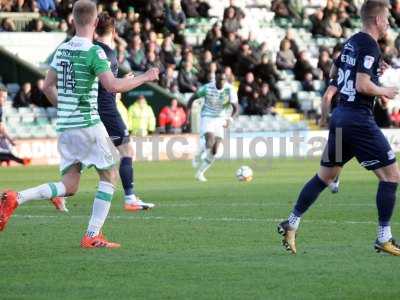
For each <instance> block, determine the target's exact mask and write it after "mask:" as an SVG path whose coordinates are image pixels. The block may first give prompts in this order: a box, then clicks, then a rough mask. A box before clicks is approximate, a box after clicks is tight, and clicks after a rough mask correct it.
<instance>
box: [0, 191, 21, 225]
mask: <svg viewBox="0 0 400 300" xmlns="http://www.w3.org/2000/svg"><path fill="white" fill-rule="evenodd" d="M17 197H18V194H17V192H15V191H12V190H8V191H5V192H4V193H3V194H2V195H1V206H0V231H3V230H4V228H5V227H6V225H7V223H8V220H9V219H10V217H11V216H12V214H13V212H14V210H15V209H16V208H17V207H18V202H17Z"/></svg>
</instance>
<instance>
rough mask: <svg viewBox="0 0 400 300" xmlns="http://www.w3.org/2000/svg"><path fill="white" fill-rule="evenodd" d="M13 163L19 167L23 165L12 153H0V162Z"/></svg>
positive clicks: (21, 160) (22, 161)
mask: <svg viewBox="0 0 400 300" xmlns="http://www.w3.org/2000/svg"><path fill="white" fill-rule="evenodd" d="M11 160H12V161H15V162H16V163H19V164H21V165H23V164H24V160H23V159H22V158H19V157H16V156H15V155H13V154H12V153H0V161H11Z"/></svg>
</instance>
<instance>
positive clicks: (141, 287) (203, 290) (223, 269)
mask: <svg viewBox="0 0 400 300" xmlns="http://www.w3.org/2000/svg"><path fill="white" fill-rule="evenodd" d="M243 164H248V165H250V166H251V167H252V168H253V169H254V171H255V177H254V180H253V181H252V182H250V183H239V182H237V181H236V179H235V177H234V174H235V170H236V169H237V168H238V167H239V166H240V165H243ZM317 168H318V161H317V160H273V161H270V162H263V161H257V162H250V161H217V162H216V163H215V165H214V166H213V167H212V168H211V170H210V171H209V172H208V174H207V175H208V179H209V182H207V183H197V182H195V181H194V179H193V170H192V169H191V166H190V162H184V161H178V162H160V163H159V162H151V163H137V164H136V187H137V188H136V189H137V192H138V194H139V195H140V196H142V198H143V199H144V200H146V201H149V202H150V201H151V202H154V203H156V204H157V205H158V206H157V207H156V208H155V209H154V210H152V211H149V212H139V213H127V212H124V211H123V210H122V189H121V187H120V186H118V189H117V192H116V195H115V197H114V200H113V204H112V209H111V213H110V218H109V219H108V221H107V222H106V225H105V227H104V232H105V234H106V236H107V237H109V239H111V240H115V241H117V242H120V243H121V244H122V248H120V249H116V250H107V249H99V250H97V249H96V250H82V249H80V248H79V241H80V238H81V236H82V234H83V233H84V231H85V229H86V226H87V222H88V219H89V214H90V211H91V204H92V200H93V195H94V193H95V190H96V183H97V177H96V174H95V173H94V172H93V171H88V172H86V173H85V174H84V176H83V177H82V183H81V188H80V192H79V193H78V194H77V195H76V196H75V197H73V198H71V199H69V203H68V206H69V208H70V213H69V214H61V213H57V212H56V211H55V210H54V209H53V207H52V206H51V205H50V203H49V202H47V201H34V202H31V203H28V204H26V205H24V206H21V207H20V208H18V209H17V211H16V215H15V216H14V217H13V218H12V219H11V220H10V222H9V224H8V227H7V229H6V230H5V231H4V232H3V233H0V299H326V298H329V299H376V298H380V299H384V298H389V297H390V298H393V299H396V298H397V299H398V297H399V293H400V284H399V281H398V280H399V278H400V268H399V267H398V266H399V264H400V260H399V258H397V257H390V256H385V255H382V254H376V253H375V251H374V250H373V248H372V244H373V241H374V239H375V231H376V225H375V221H376V208H375V194H376V188H377V183H376V179H375V177H374V176H373V174H371V173H368V172H366V171H364V170H363V169H362V168H361V167H359V166H358V165H357V164H356V163H355V162H352V163H350V164H349V165H348V167H347V168H346V169H345V170H344V173H343V175H342V177H341V179H342V182H341V191H340V193H339V194H337V195H332V194H330V192H329V191H325V192H324V193H323V194H322V197H321V198H320V199H319V201H318V202H317V204H316V205H315V206H314V207H313V208H312V209H311V210H310V211H309V212H308V213H307V214H306V216H305V218H304V220H303V223H302V225H301V227H300V230H299V235H298V254H297V255H296V256H293V255H290V254H288V253H286V252H285V251H284V250H283V248H282V247H281V245H280V238H279V236H278V235H277V234H276V224H277V222H278V219H281V218H285V217H287V215H288V213H289V210H290V209H291V207H292V205H293V203H294V201H295V200H296V197H297V194H298V192H299V189H300V188H301V187H302V185H303V183H304V182H305V181H306V180H308V178H310V177H311V176H313V174H314V173H315V171H316V170H317ZM57 178H58V171H57V168H56V167H31V168H1V169H0V189H4V188H8V187H10V188H15V189H23V188H27V187H30V186H33V185H37V184H39V183H43V182H46V181H50V180H54V179H57ZM393 232H394V234H396V233H397V234H398V235H400V223H399V213H398V211H396V212H395V216H394V219H393Z"/></svg>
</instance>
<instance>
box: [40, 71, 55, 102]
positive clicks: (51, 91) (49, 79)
mask: <svg viewBox="0 0 400 300" xmlns="http://www.w3.org/2000/svg"><path fill="white" fill-rule="evenodd" d="M43 93H44V94H45V95H46V97H47V99H49V101H50V103H51V104H52V105H53V106H55V107H57V73H56V72H55V71H54V70H53V69H49V71H48V72H47V75H46V78H45V80H44V85H43Z"/></svg>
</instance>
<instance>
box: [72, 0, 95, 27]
mask: <svg viewBox="0 0 400 300" xmlns="http://www.w3.org/2000/svg"><path fill="white" fill-rule="evenodd" d="M72 15H73V16H74V22H75V24H77V25H78V26H86V25H89V24H90V23H92V22H93V20H94V19H95V18H97V8H96V4H95V3H94V2H92V1H89V0H79V1H76V2H75V4H74V7H73V8H72Z"/></svg>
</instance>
